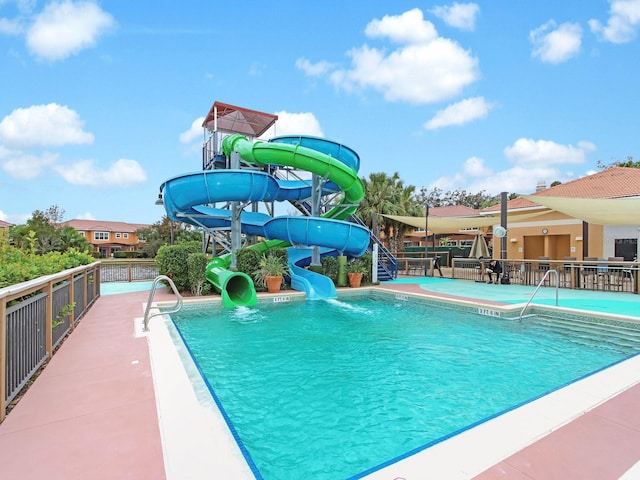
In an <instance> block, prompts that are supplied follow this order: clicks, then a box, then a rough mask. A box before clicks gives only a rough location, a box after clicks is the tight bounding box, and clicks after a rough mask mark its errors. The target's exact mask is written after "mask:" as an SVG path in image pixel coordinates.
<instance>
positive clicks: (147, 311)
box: [143, 275, 182, 332]
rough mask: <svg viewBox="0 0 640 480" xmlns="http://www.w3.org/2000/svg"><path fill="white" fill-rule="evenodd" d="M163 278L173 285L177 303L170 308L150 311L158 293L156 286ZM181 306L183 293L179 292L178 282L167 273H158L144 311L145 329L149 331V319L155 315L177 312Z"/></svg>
mask: <svg viewBox="0 0 640 480" xmlns="http://www.w3.org/2000/svg"><path fill="white" fill-rule="evenodd" d="M161 280H165V281H166V282H168V283H169V285H170V286H171V290H173V293H174V294H175V296H176V298H177V300H176V304H175V305H174V306H173V307H172V308H171V309H169V310H164V311H162V312H155V313H150V312H151V305H152V304H153V297H154V296H155V294H156V287H157V285H158V282H159V281H161ZM181 308H182V295H180V293H179V292H178V289H177V288H176V284H175V283H173V280H171V279H170V278H169V277H167V276H166V275H158V276H157V277H156V278H155V279H154V280H153V285H152V286H151V291H150V292H149V300H148V301H147V308H146V309H145V311H144V328H143V330H144V331H145V332H148V331H149V319H150V318H151V317H155V316H156V315H164V314H172V313H176V312H179V311H180V309H181Z"/></svg>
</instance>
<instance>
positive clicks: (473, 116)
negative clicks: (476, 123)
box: [424, 97, 493, 130]
mask: <svg viewBox="0 0 640 480" xmlns="http://www.w3.org/2000/svg"><path fill="white" fill-rule="evenodd" d="M492 108H493V105H492V104H491V103H489V102H487V101H486V100H485V99H484V98H483V97H473V98H467V99H465V100H462V101H460V102H457V103H454V104H452V105H449V106H448V107H447V108H445V109H444V110H440V111H438V112H437V113H436V114H435V116H434V117H433V118H432V119H431V120H429V121H428V122H427V123H425V124H424V128H426V129H427V130H436V129H438V128H442V127H448V126H451V125H464V124H465V123H469V122H471V121H473V120H477V119H479V118H485V117H486V116H487V115H488V114H489V110H491V109H492Z"/></svg>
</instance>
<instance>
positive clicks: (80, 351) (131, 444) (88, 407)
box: [0, 290, 172, 480]
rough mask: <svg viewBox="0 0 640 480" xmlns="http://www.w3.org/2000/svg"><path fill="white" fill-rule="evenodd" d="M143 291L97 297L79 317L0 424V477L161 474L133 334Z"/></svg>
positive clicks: (147, 386) (145, 375) (150, 403)
mask: <svg viewBox="0 0 640 480" xmlns="http://www.w3.org/2000/svg"><path fill="white" fill-rule="evenodd" d="M148 295H149V293H148V292H137V293H127V294H120V295H109V296H102V297H100V298H99V299H98V300H97V301H96V303H95V304H94V305H93V306H92V307H91V308H90V310H89V311H88V312H87V314H86V315H85V316H84V317H83V318H82V319H81V321H80V323H79V324H78V326H77V327H76V329H75V330H74V332H73V333H72V334H71V335H70V336H69V337H68V338H67V339H66V340H65V341H64V343H63V344H62V345H61V347H60V349H59V350H58V351H57V352H56V353H55V355H54V356H53V358H52V359H51V361H50V362H49V364H48V365H47V366H46V368H45V369H44V371H43V372H42V373H41V374H40V376H39V377H38V378H37V379H36V381H35V382H34V383H33V385H32V386H31V387H30V388H29V390H28V392H27V393H26V395H24V397H23V398H22V399H21V400H20V401H19V402H18V404H17V405H16V407H15V408H14V409H13V410H12V411H11V412H10V413H9V415H8V416H7V418H6V419H5V421H4V422H3V423H2V424H0V472H1V473H0V477H1V478H4V479H7V480H9V479H18V478H20V479H24V480H30V479H43V478H47V479H65V480H73V479H78V480H87V479H92V480H98V479H105V480H107V479H109V480H113V479H119V480H120V479H135V480H144V479H149V480H158V479H163V478H165V473H164V464H163V454H162V443H161V440H160V430H159V428H158V416H157V413H156V398H155V393H154V386H153V378H152V376H151V366H150V362H149V350H148V347H147V339H146V338H144V337H143V338H135V337H134V317H142V316H143V315H144V310H143V303H144V302H146V300H147V298H148ZM171 298H172V296H171V295H168V294H166V293H164V292H163V291H160V290H159V291H158V293H157V295H156V299H157V300H170V299H171Z"/></svg>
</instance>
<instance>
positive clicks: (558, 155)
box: [427, 138, 595, 195]
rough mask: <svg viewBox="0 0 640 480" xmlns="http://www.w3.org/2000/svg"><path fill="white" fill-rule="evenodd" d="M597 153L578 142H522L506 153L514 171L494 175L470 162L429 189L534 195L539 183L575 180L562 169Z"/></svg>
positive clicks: (480, 164)
mask: <svg viewBox="0 0 640 480" xmlns="http://www.w3.org/2000/svg"><path fill="white" fill-rule="evenodd" d="M593 150H595V146H594V145H593V144H592V143H590V142H579V143H578V146H577V147H574V146H572V145H561V144H558V143H555V142H552V141H549V140H537V141H535V140H531V139H527V138H520V139H518V140H516V141H515V142H514V143H513V145H511V146H509V147H507V148H505V149H504V153H505V156H506V157H507V159H508V160H509V161H510V162H511V163H512V164H513V166H512V167H511V168H507V169H505V170H500V171H494V170H493V169H491V168H490V167H489V166H488V165H487V164H486V163H485V161H484V159H481V158H478V157H471V158H469V159H467V160H466V161H465V162H464V164H463V165H462V168H461V171H460V173H456V174H454V175H451V176H444V177H440V178H438V179H437V180H435V181H433V182H432V183H431V184H430V185H428V187H427V188H428V189H433V188H436V187H437V188H440V189H441V190H443V191H447V190H456V189H461V190H467V191H469V192H481V191H485V192H487V193H488V194H491V195H497V194H498V193H500V192H515V193H521V194H525V193H532V192H535V190H536V185H537V183H538V182H539V181H545V182H546V184H547V185H550V184H551V182H553V181H555V180H559V181H561V182H565V181H568V180H572V179H573V177H574V175H573V174H572V173H570V172H564V171H562V170H561V169H560V166H561V165H567V164H574V165H575V164H582V163H584V162H585V161H586V155H587V153H589V152H591V151H593Z"/></svg>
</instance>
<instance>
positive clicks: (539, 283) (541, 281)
mask: <svg viewBox="0 0 640 480" xmlns="http://www.w3.org/2000/svg"><path fill="white" fill-rule="evenodd" d="M551 273H553V274H554V275H555V277H556V307H557V306H558V289H559V287H560V276H559V275H558V271H557V270H547V271H546V273H545V274H544V276H543V277H542V280H540V281H539V282H538V286H537V287H536V289H535V290H534V291H533V294H532V295H531V298H529V301H528V302H527V304H526V305H525V306H524V307H523V308H522V310H520V316H519V317H518V320H522V315H524V312H525V310H526V309H527V307H528V306H529V304H530V303H531V301H532V300H533V297H535V296H536V293H538V290H540V287H541V286H542V284H543V283H544V281H545V280H546V278H547V277H548V276H549V274H551Z"/></svg>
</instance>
